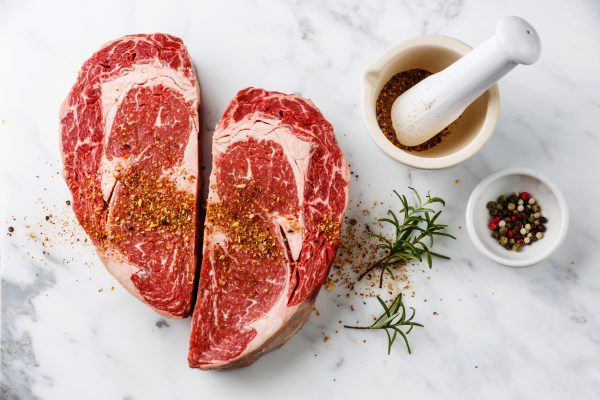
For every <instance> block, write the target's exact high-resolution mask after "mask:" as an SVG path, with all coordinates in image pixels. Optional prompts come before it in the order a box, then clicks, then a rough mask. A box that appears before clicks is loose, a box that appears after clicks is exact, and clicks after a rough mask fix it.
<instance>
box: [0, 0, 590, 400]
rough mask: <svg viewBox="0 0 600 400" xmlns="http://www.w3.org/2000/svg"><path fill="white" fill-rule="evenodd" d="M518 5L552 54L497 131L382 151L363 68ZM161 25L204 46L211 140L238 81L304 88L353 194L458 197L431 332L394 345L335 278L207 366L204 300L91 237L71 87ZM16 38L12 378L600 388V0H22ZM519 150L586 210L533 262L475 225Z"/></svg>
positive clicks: (187, 386)
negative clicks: (178, 309) (83, 216)
mask: <svg viewBox="0 0 600 400" xmlns="http://www.w3.org/2000/svg"><path fill="white" fill-rule="evenodd" d="M170 3H173V4H170ZM507 14H516V15H521V16H523V17H525V18H527V19H529V20H530V21H531V22H532V24H533V25H534V26H535V27H536V28H537V29H538V31H539V33H540V35H541V37H542V40H543V43H544V50H543V54H542V57H541V59H540V61H539V63H538V64H536V65H534V66H530V67H522V68H518V69H516V70H515V71H514V72H513V73H511V75H509V76H508V77H507V78H506V79H505V80H504V81H503V82H502V83H501V97H502V110H501V117H500V122H499V124H498V128H497V131H496V133H495V134H494V136H493V138H492V139H491V140H490V142H489V143H488V144H487V145H486V146H485V148H484V149H483V150H482V151H481V152H480V153H479V154H478V155H477V156H475V157H474V158H472V159H471V160H469V161H467V162H465V163H464V164H462V165H460V166H457V167H455V168H451V169H448V170H443V171H422V170H413V169H409V168H407V167H405V166H402V165H400V164H397V163H396V162H394V161H392V160H391V159H388V158H386V157H385V156H383V155H382V153H381V152H380V151H379V150H378V148H377V147H376V146H375V145H374V143H372V142H371V139H370V138H369V136H368V134H367V132H366V129H365V126H364V124H363V121H362V118H361V115H360V112H359V109H360V108H359V91H360V85H359V82H360V81H359V76H360V74H361V71H362V70H363V69H364V67H365V66H366V65H367V64H368V63H369V62H370V61H372V60H373V59H374V58H375V57H376V56H377V55H378V54H379V53H380V52H381V51H383V50H384V49H385V48H386V47H387V46H389V45H391V44H392V43H394V42H396V41H398V40H401V39H402V38H404V37H407V36H411V35H417V34H424V33H438V34H446V35H451V36H455V37H457V38H459V39H462V40H464V41H465V42H467V43H469V44H471V45H476V44H478V43H480V42H482V41H483V40H484V39H485V38H487V37H488V36H489V35H491V34H492V32H493V26H494V24H495V22H496V20H497V19H498V18H499V17H501V16H503V15H507ZM154 31H164V32H168V33H172V34H175V35H178V36H180V37H182V38H183V40H184V41H185V43H186V45H187V46H188V48H189V51H190V54H191V56H192V58H193V60H194V61H195V64H196V66H197V68H198V72H199V77H200V82H201V85H202V91H203V93H202V94H203V102H204V107H203V109H202V115H203V118H204V124H205V130H204V137H205V140H204V142H205V143H206V142H208V140H209V137H210V132H211V127H213V126H214V124H215V122H216V121H217V119H218V118H219V117H220V115H221V113H222V112H223V110H224V108H225V106H226V105H227V103H228V102H229V100H230V99H231V98H232V96H233V95H234V93H235V92H236V91H237V90H239V89H241V88H243V87H246V86H249V85H254V86H262V87H265V88H268V89H273V90H280V91H288V92H299V93H302V94H303V95H305V96H307V97H310V98H312V99H313V100H314V101H315V103H316V104H317V105H318V106H319V107H320V108H321V110H322V112H323V113H324V114H325V116H326V117H327V118H328V119H329V120H330V121H331V122H332V124H333V125H334V127H335V129H336V132H337V136H338V139H339V141H340V144H341V146H342V148H343V150H344V152H345V154H346V155H347V157H348V159H349V161H350V162H351V164H352V170H353V171H355V172H356V173H358V174H359V175H360V178H359V179H358V180H357V179H355V178H353V180H352V183H351V191H352V200H353V202H356V201H358V200H359V199H362V200H367V201H372V200H375V199H380V200H384V201H389V202H390V204H391V202H392V198H391V196H390V193H391V190H392V188H398V189H400V190H406V187H407V186H408V185H414V186H415V187H417V188H418V189H420V190H421V191H426V190H428V189H430V190H432V192H433V193H434V194H436V195H440V196H442V197H444V198H445V199H446V200H447V201H448V204H449V206H448V210H447V213H446V220H447V221H448V222H449V224H450V226H451V231H452V232H453V233H454V234H456V235H457V236H458V240H457V241H456V242H455V243H449V242H442V243H441V246H440V247H441V248H443V249H441V251H442V250H443V251H446V252H447V253H448V254H449V255H451V256H452V260H451V261H448V262H437V263H436V267H435V268H434V269H433V271H431V272H427V273H425V274H423V273H415V274H414V275H413V276H412V277H411V279H412V280H413V285H414V287H415V291H416V295H415V297H414V298H409V299H408V302H409V304H411V305H415V306H416V307H417V317H418V318H417V320H419V321H420V322H422V323H424V324H425V326H426V327H425V328H424V329H421V330H419V331H415V332H414V334H411V336H412V337H411V342H412V346H413V354H412V355H408V354H407V353H406V352H405V350H404V349H403V348H401V347H400V346H398V347H396V348H395V349H393V351H392V354H391V355H389V356H388V355H386V352H385V339H384V335H383V334H381V333H377V332H371V333H369V332H356V331H349V330H345V329H343V328H340V324H339V322H338V321H340V320H341V321H343V322H354V321H355V320H356V319H357V318H360V319H361V320H363V321H367V320H369V318H370V317H371V316H372V312H374V311H375V307H373V308H372V309H370V308H369V307H366V306H363V305H362V303H361V300H360V299H353V298H349V299H346V298H344V297H342V298H338V297H336V294H337V293H338V291H337V290H339V288H338V289H336V290H335V291H333V292H326V291H323V292H322V293H321V295H320V296H319V299H318V302H317V305H318V308H319V310H320V316H317V315H313V316H312V317H311V319H310V320H309V321H308V323H307V324H306V325H305V326H304V328H303V329H302V330H301V332H300V333H299V334H298V335H296V336H295V337H294V338H293V339H292V340H290V341H289V342H288V343H287V344H286V345H285V346H284V347H283V348H281V349H280V350H278V351H276V352H273V353H271V354H270V355H268V356H265V357H263V358H262V359H261V360H260V361H259V362H257V363H256V364H254V365H253V366H251V367H249V368H246V369H243V370H237V371H233V372H202V371H197V370H190V369H188V367H187V365H186V350H187V336H188V332H189V320H180V321H168V322H165V321H163V320H161V319H160V318H159V317H158V316H157V315H156V314H154V313H153V312H152V311H151V310H149V309H148V308H146V307H144V306H143V305H142V304H140V303H139V302H137V301H136V300H135V299H133V298H131V297H130V296H129V295H127V294H126V293H125V291H124V290H123V289H121V288H120V287H118V285H117V284H116V282H115V281H114V280H113V279H112V278H111V277H110V276H109V275H108V273H106V271H105V270H104V268H103V267H102V266H101V265H100V263H99V261H98V260H97V259H96V257H95V255H94V252H93V249H91V248H90V247H89V246H87V245H85V244H84V243H81V242H77V239H78V238H79V239H81V240H83V238H84V235H83V234H82V232H81V231H80V230H78V229H76V228H75V227H74V223H73V216H72V214H71V212H70V210H69V208H68V207H67V206H66V205H65V201H66V200H67V199H68V198H69V194H68V191H67V189H66V186H65V184H64V182H63V180H62V178H61V176H59V175H58V172H59V171H60V168H61V167H60V155H59V149H58V135H57V132H58V120H57V115H58V108H59V105H60V103H61V101H62V100H63V98H64V97H65V95H66V94H67V92H68V90H69V88H70V86H71V85H72V83H73V82H74V79H75V74H76V71H77V70H78V68H79V66H80V65H81V63H82V62H83V61H84V60H85V59H86V58H87V57H89V56H90V55H91V54H92V52H93V51H95V50H96V49H97V48H98V47H99V46H100V45H101V44H102V43H104V42H106V41H108V40H110V39H113V38H116V37H118V36H121V35H123V34H127V33H138V32H154ZM0 38H1V40H0V54H1V55H2V61H1V62H0V140H1V142H0V143H1V147H0V149H1V153H0V182H1V185H2V186H1V194H2V195H1V196H0V201H1V203H0V205H1V209H0V211H1V215H0V236H1V257H2V258H1V263H2V264H1V267H2V380H1V388H2V389H1V390H2V393H1V394H0V397H1V398H2V399H37V398H39V399H61V400H62V399H134V400H137V399H188V398H190V399H191V398H218V399H226V398H248V399H250V398H260V399H274V398H278V399H281V398H286V399H287V398H303V399H304V398H310V399H321V398H322V399H337V398H348V399H354V398H359V399H363V398H368V397H369V396H374V395H377V396H382V397H387V398H399V397H403V398H404V397H405V398H414V399H425V398H444V399H465V398H470V399H500V398H502V399H541V398H545V399H559V398H572V399H598V398H600V319H599V312H600V309H599V308H600V270H599V269H598V267H599V263H600V255H599V250H598V249H599V246H600V240H599V237H598V234H597V233H598V226H599V224H600V218H599V217H600V211H599V208H600V189H599V188H598V178H597V176H598V172H599V171H600V161H599V160H600V159H599V157H598V154H599V150H600V131H599V130H598V126H600V95H599V93H600V78H599V74H600V47H599V46H598V39H599V38H600V3H598V2H597V1H594V0H588V1H584V0H581V1H572V2H562V1H558V0H553V1H547V2H543V3H540V2H536V1H520V0H519V1H517V0H515V1H502V2H498V1H475V0H468V1H452V0H446V1H431V2H424V1H408V0H405V1H399V0H398V1H394V0H389V1H386V0H377V1H368V2H366V1H362V0H354V1H345V2H342V1H339V2H334V1H331V2H327V3H325V2H318V1H271V2H269V1H251V2H250V1H242V0H240V1H236V2H225V1H204V2H197V1H189V2H165V1H160V2H159V1H156V2H146V1H134V2H125V1H116V0H106V1H102V2H93V3H92V2H89V3H85V2H78V1H72V2H60V3H59V2H44V1H17V0H13V1H10V0H6V1H2V2H0ZM206 149H208V147H205V151H204V153H205V155H206V153H207V152H206ZM508 166H526V167H532V168H535V169H537V170H539V171H540V172H542V173H544V174H546V175H547V176H549V177H551V178H552V179H553V180H554V181H555V183H556V184H557V185H558V186H559V187H560V188H561V189H562V190H563V192H564V193H565V195H566V197H567V200H568V202H569V205H570V209H571V216H572V225H571V229H570V234H569V236H568V238H567V240H566V242H565V243H564V245H563V246H562V247H561V248H560V249H559V250H558V251H557V252H556V253H555V254H554V256H553V257H552V259H550V260H548V261H546V262H544V263H542V264H540V265H537V266H535V267H531V268H526V269H510V268H505V267H501V266H498V265H496V264H494V263H492V262H491V261H488V260H486V259H485V258H484V257H483V256H481V255H480V254H478V253H477V252H476V250H475V249H474V248H473V247H472V245H471V243H470V241H469V238H468V237H467V233H466V231H465V229H464V228H463V229H459V226H464V220H463V219H464V207H465V204H466V200H467V198H468V196H469V193H470V192H471V190H472V189H473V187H474V186H475V184H476V183H477V182H478V181H479V180H480V179H482V178H483V177H485V176H486V175H488V174H490V173H491V172H493V171H494V170H497V169H500V168H503V167H508ZM455 179H460V182H459V183H455ZM352 207H355V206H351V208H352ZM351 211H352V209H351ZM49 213H52V214H53V217H52V219H51V220H52V221H54V222H55V224H54V225H53V224H51V223H50V222H47V221H46V220H45V218H44V217H45V216H46V215H48V214H49ZM63 223H65V224H66V225H67V227H66V228H64V227H63V226H62V224H63ZM8 226H14V227H15V232H14V234H13V235H12V236H8V235H7V234H6V232H7V228H8ZM27 226H29V228H27ZM31 233H35V238H33V235H30V234H31ZM44 236H48V241H47V246H46V247H45V246H43V244H42V243H43V239H44ZM73 242H75V243H74V244H73ZM427 275H430V276H431V279H426V276H427ZM111 286H115V290H114V291H111V290H110V288H111ZM100 288H102V289H103V291H102V292H99V291H98V290H99V289H100ZM425 300H427V301H425ZM350 304H354V305H355V306H356V309H357V310H356V311H355V312H351V311H350V309H349V305H350ZM369 304H370V305H373V306H374V303H369ZM337 305H340V306H339V307H337ZM433 312H437V313H438V315H434V314H433ZM336 330H338V331H339V333H337V334H336V333H335V331H336ZM323 333H326V334H327V335H329V336H331V339H330V340H329V341H328V342H326V343H324V342H323ZM363 339H366V340H367V342H366V343H363Z"/></svg>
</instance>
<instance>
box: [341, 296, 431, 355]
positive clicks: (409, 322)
mask: <svg viewBox="0 0 600 400" xmlns="http://www.w3.org/2000/svg"><path fill="white" fill-rule="evenodd" d="M377 301H379V304H381V306H382V307H383V309H384V313H383V314H381V315H380V316H379V318H377V320H375V322H373V324H372V325H369V326H348V325H344V328H350V329H383V330H384V331H385V333H386V335H387V338H388V354H390V352H391V351H392V345H393V344H394V342H395V341H396V338H397V337H398V336H401V337H402V339H404V343H405V344H406V349H407V350H408V353H409V354H410V353H411V350H410V345H409V344H408V338H407V337H406V336H407V335H408V334H409V333H410V332H411V331H412V329H413V328H414V327H415V326H419V327H421V328H422V327H423V325H422V324H420V323H418V322H413V318H414V317H415V309H414V308H412V307H410V310H411V312H412V313H411V315H410V317H408V318H407V315H406V308H405V307H404V303H403V302H402V293H400V294H398V296H396V298H395V299H394V300H393V301H392V304H391V305H390V306H389V307H388V306H387V304H385V301H383V300H382V299H381V297H379V296H377ZM406 327H408V329H406ZM403 329H405V330H403Z"/></svg>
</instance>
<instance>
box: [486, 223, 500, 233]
mask: <svg viewBox="0 0 600 400" xmlns="http://www.w3.org/2000/svg"><path fill="white" fill-rule="evenodd" d="M497 227H498V224H496V223H495V222H490V223H489V224H488V228H490V230H492V231H495V230H496V228H497Z"/></svg>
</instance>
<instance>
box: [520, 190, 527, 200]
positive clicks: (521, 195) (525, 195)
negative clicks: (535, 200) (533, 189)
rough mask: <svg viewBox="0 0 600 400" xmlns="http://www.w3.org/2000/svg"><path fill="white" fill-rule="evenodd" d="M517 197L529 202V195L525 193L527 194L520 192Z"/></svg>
mask: <svg viewBox="0 0 600 400" xmlns="http://www.w3.org/2000/svg"><path fill="white" fill-rule="evenodd" d="M519 197H520V198H521V200H523V201H527V200H529V193H527V192H521V194H520V195H519Z"/></svg>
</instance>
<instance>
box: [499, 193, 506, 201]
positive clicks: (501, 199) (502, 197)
mask: <svg viewBox="0 0 600 400" xmlns="http://www.w3.org/2000/svg"><path fill="white" fill-rule="evenodd" d="M505 201H506V196H505V195H502V196H499V197H498V203H504V202H505Z"/></svg>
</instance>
